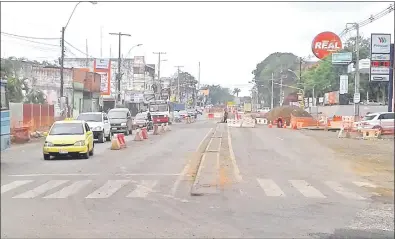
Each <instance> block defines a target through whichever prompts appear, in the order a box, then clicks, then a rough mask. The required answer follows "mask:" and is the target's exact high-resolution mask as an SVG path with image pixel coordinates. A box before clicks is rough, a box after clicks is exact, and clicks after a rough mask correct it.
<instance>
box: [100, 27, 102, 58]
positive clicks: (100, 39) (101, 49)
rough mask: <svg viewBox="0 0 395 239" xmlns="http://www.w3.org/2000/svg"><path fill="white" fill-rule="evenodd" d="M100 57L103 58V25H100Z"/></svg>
mask: <svg viewBox="0 0 395 239" xmlns="http://www.w3.org/2000/svg"><path fill="white" fill-rule="evenodd" d="M100 58H103V26H101V27H100Z"/></svg>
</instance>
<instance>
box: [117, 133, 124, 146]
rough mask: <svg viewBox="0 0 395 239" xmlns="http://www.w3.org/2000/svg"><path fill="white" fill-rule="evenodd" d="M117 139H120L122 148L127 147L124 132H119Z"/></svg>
mask: <svg viewBox="0 0 395 239" xmlns="http://www.w3.org/2000/svg"><path fill="white" fill-rule="evenodd" d="M117 139H118V142H119V145H120V147H121V149H122V148H126V141H125V135H124V134H122V133H119V134H117Z"/></svg>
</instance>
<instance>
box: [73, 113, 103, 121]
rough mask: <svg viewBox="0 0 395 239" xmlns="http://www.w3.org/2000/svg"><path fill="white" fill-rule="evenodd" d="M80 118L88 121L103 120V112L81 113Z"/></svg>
mask: <svg viewBox="0 0 395 239" xmlns="http://www.w3.org/2000/svg"><path fill="white" fill-rule="evenodd" d="M77 119H78V120H85V121H86V122H101V121H102V117H101V114H80V115H79V116H78V117H77Z"/></svg>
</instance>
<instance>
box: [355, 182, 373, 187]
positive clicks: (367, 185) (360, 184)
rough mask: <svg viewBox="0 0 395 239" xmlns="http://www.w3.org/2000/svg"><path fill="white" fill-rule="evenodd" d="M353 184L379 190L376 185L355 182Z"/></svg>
mask: <svg viewBox="0 0 395 239" xmlns="http://www.w3.org/2000/svg"><path fill="white" fill-rule="evenodd" d="M353 184H355V185H357V186H358V187H368V188H377V186H376V185H374V184H373V183H369V182H353Z"/></svg>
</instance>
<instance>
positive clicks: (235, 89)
mask: <svg viewBox="0 0 395 239" xmlns="http://www.w3.org/2000/svg"><path fill="white" fill-rule="evenodd" d="M240 92H241V90H240V89H239V88H234V89H233V95H236V97H239V93H240Z"/></svg>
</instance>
